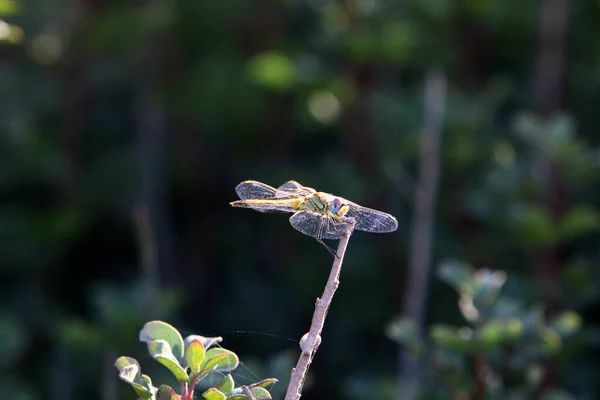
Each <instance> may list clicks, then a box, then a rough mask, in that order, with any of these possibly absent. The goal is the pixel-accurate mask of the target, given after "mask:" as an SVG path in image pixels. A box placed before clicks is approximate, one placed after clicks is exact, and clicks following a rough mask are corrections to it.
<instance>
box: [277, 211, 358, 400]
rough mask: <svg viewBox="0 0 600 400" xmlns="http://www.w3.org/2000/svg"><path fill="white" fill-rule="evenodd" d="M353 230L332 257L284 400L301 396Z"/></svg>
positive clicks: (347, 234) (349, 229)
mask: <svg viewBox="0 0 600 400" xmlns="http://www.w3.org/2000/svg"><path fill="white" fill-rule="evenodd" d="M353 230H354V222H351V225H350V226H349V227H348V230H347V233H346V235H344V236H342V237H341V238H340V243H339V244H338V248H337V255H338V256H337V257H334V260H333V265H332V267H331V272H330V273H329V279H327V284H326V285H325V289H324V290H323V296H321V298H320V299H319V298H317V302H316V304H315V312H314V314H313V317H312V322H311V324H310V330H309V331H308V333H307V334H305V335H304V336H303V337H302V339H301V340H300V349H301V350H302V353H301V354H300V358H299V359H298V363H297V364H296V367H295V368H294V369H293V370H292V376H291V378H290V384H289V386H288V388H287V392H286V394H285V400H298V399H300V397H301V396H302V387H303V386H304V380H305V378H306V374H307V372H308V368H309V367H310V364H311V362H312V360H313V358H314V356H315V353H316V352H317V349H318V347H319V344H321V332H322V331H323V326H324V325H325V318H326V317H327V311H328V310H329V306H330V305H331V301H332V299H333V295H334V293H335V291H336V290H337V288H338V286H339V284H340V280H339V278H340V271H341V269H342V263H343V261H344V254H345V253H346V247H348V241H349V240H350V236H351V235H352V231H353Z"/></svg>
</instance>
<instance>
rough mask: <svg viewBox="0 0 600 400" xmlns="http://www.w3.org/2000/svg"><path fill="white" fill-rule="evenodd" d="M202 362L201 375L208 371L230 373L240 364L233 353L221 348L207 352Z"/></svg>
mask: <svg viewBox="0 0 600 400" xmlns="http://www.w3.org/2000/svg"><path fill="white" fill-rule="evenodd" d="M204 360H205V361H204V364H203V365H202V367H201V370H202V372H203V373H205V372H208V371H210V370H214V371H218V372H223V373H227V372H231V371H233V370H234V369H236V368H237V366H238V365H239V363H240V360H239V358H238V356H237V355H236V354H235V353H234V352H233V351H231V350H227V349H223V348H221V347H217V348H212V349H210V350H208V351H207V352H206V357H205V359H204Z"/></svg>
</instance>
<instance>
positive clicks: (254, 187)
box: [235, 181, 277, 200]
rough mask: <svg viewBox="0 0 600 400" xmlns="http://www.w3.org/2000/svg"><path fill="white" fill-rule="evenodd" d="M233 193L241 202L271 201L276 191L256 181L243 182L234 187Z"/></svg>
mask: <svg viewBox="0 0 600 400" xmlns="http://www.w3.org/2000/svg"><path fill="white" fill-rule="evenodd" d="M235 192H236V193H237V195H238V196H239V197H240V199H242V200H248V199H273V198H275V193H276V192H277V189H275V188H274V187H272V186H269V185H267V184H266V183H262V182H258V181H244V182H242V183H240V184H239V185H237V186H236V187H235Z"/></svg>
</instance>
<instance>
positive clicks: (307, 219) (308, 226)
mask: <svg viewBox="0 0 600 400" xmlns="http://www.w3.org/2000/svg"><path fill="white" fill-rule="evenodd" d="M290 224H292V226H293V227H294V228H295V229H296V230H298V231H300V232H302V233H304V234H305V235H308V236H312V237H314V238H317V239H319V238H320V239H339V238H340V237H341V236H342V235H343V234H344V233H345V232H346V226H347V223H345V222H342V221H334V220H333V219H332V218H331V217H328V216H325V215H321V214H317V213H315V212H312V211H308V210H304V211H298V212H297V213H295V214H294V215H292V216H291V218H290Z"/></svg>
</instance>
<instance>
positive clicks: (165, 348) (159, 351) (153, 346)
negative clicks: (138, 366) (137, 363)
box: [148, 340, 189, 382]
mask: <svg viewBox="0 0 600 400" xmlns="http://www.w3.org/2000/svg"><path fill="white" fill-rule="evenodd" d="M148 351H149V352H150V355H151V356H152V358H154V359H155V360H156V361H158V362H159V363H161V364H162V365H164V366H165V367H167V368H168V369H169V371H171V373H172V374H173V375H174V376H175V378H177V380H178V381H180V382H189V377H188V375H187V372H186V371H185V369H183V367H182V366H181V365H180V364H179V361H178V360H177V359H176V358H175V356H173V353H172V352H171V346H170V345H169V343H167V341H166V340H153V341H151V342H149V343H148Z"/></svg>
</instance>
